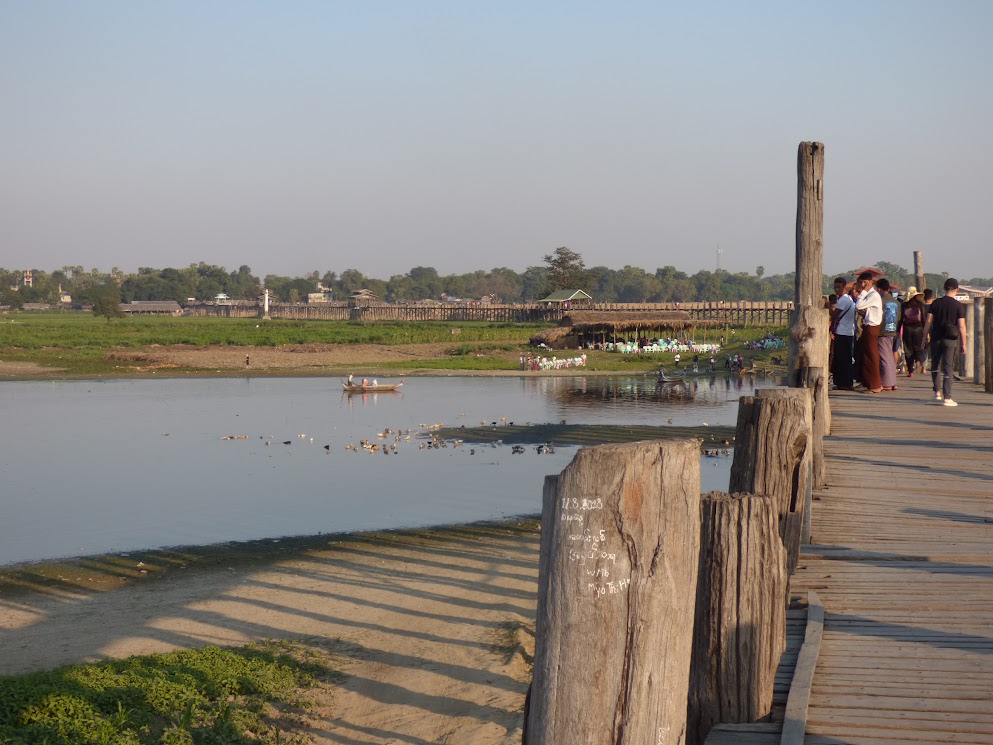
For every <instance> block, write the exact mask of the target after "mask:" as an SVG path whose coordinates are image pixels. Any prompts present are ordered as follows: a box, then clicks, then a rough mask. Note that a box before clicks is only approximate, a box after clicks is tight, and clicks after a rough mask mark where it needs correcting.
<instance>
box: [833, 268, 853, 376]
mask: <svg viewBox="0 0 993 745" xmlns="http://www.w3.org/2000/svg"><path fill="white" fill-rule="evenodd" d="M847 284H848V283H847V282H845V278H844V277H838V278H837V279H836V280H835V281H834V293H835V295H837V296H838V302H837V303H836V304H835V306H834V309H833V310H832V311H831V322H832V323H831V325H832V326H833V327H834V340H833V341H832V342H831V343H832V345H833V346H834V354H833V360H832V362H833V367H832V370H831V372H832V373H833V375H834V387H835V389H836V390H839V391H851V390H854V388H855V301H854V300H853V299H852V296H851V295H849V294H848V293H847V292H845V287H846V286H847Z"/></svg>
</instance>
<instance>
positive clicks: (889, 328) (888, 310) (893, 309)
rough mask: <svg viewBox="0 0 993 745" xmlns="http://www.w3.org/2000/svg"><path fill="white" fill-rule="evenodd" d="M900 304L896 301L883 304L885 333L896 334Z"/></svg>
mask: <svg viewBox="0 0 993 745" xmlns="http://www.w3.org/2000/svg"><path fill="white" fill-rule="evenodd" d="M899 310H900V304H899V303H898V302H897V301H896V300H887V301H886V302H885V303H884V304H883V331H886V332H887V333H891V334H893V333H896V319H897V315H898V311H899Z"/></svg>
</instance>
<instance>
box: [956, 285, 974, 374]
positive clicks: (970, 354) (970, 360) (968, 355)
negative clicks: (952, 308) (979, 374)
mask: <svg viewBox="0 0 993 745" xmlns="http://www.w3.org/2000/svg"><path fill="white" fill-rule="evenodd" d="M974 303H975V301H974V300H963V301H962V305H964V306H965V308H964V310H965V353H964V354H962V355H961V357H962V364H961V365H960V372H961V374H962V376H963V377H964V378H965V379H966V380H972V378H973V376H974V375H975V374H976V373H975V371H976V358H975V356H974V354H975V351H974V350H975V349H976V346H975V345H976V317H975V315H974V314H973V310H972V305H973V304H974Z"/></svg>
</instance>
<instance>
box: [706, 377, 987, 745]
mask: <svg viewBox="0 0 993 745" xmlns="http://www.w3.org/2000/svg"><path fill="white" fill-rule="evenodd" d="M930 382H931V381H930V376H927V375H925V376H922V377H921V378H918V379H914V380H910V381H908V380H907V379H906V378H900V380H899V383H900V389H899V390H898V391H896V392H893V393H887V394H880V395H865V394H860V393H832V394H831V409H832V415H833V425H832V432H831V436H830V437H828V438H827V439H826V440H825V455H826V461H827V476H828V479H827V480H828V483H827V487H826V488H825V489H823V490H819V491H815V492H814V496H813V505H812V531H811V543H810V545H807V546H804V547H803V549H802V551H801V555H800V563H799V566H798V568H797V571H796V573H795V574H794V575H793V578H792V584H791V592H792V594H793V596H794V598H796V599H797V600H798V601H799V603H798V604H799V605H802V604H803V601H805V600H806V598H807V597H808V595H809V594H810V593H813V594H814V596H815V597H818V598H819V600H820V603H821V604H822V606H823V610H824V624H823V636H822V639H821V642H820V647H819V650H816V649H815V650H811V651H812V652H813V654H812V655H811V660H810V661H815V664H814V665H813V666H811V665H806V666H804V665H802V664H801V666H800V667H806V669H805V670H801V669H799V668H797V669H796V670H794V665H795V663H796V659H797V654H798V651H799V647H800V642H801V641H802V634H801V633H800V631H799V628H798V626H797V624H798V623H802V616H803V612H802V611H800V610H794V611H792V612H791V614H790V622H791V623H790V634H789V649H788V650H787V653H786V655H785V656H784V664H783V665H782V666H781V669H780V676H779V677H778V679H777V689H778V690H777V697H776V701H777V706H776V707H775V710H774V714H775V716H774V718H775V719H777V720H778V722H773V723H770V724H766V725H723V726H718V727H716V728H715V729H714V730H712V731H711V735H710V737H709V738H708V740H707V743H708V745H716V744H717V743H732V742H736V743H768V744H769V745H771V744H772V743H780V742H782V743H784V744H785V743H788V742H793V743H801V742H802V743H807V745H837V744H838V743H853V744H855V745H890V744H893V743H972V744H978V743H993V698H991V695H990V691H991V690H993V621H991V619H993V499H991V497H993V396H990V395H989V394H987V393H984V392H983V390H982V389H981V388H980V387H979V386H976V385H972V384H969V383H956V384H955V389H954V395H955V398H956V400H957V401H958V402H959V404H960V405H959V406H958V407H957V408H949V407H944V406H936V405H931V404H929V401H930V398H931V385H930ZM811 673H812V676H810V674H811ZM808 676H810V677H808ZM805 677H808V679H809V680H810V685H809V686H808V685H805V684H804V682H803V679H804V678H805ZM791 682H792V690H790V686H791ZM787 693H789V695H790V696H791V697H792V699H791V700H793V701H796V702H800V703H801V704H806V705H807V708H806V711H805V712H804V711H803V706H802V705H800V706H798V707H795V708H796V711H795V712H793V716H796V717H798V718H799V719H798V720H795V721H793V722H791V725H792V729H793V730H794V733H799V737H794V738H793V739H790V738H789V737H787V736H784V735H783V734H782V729H783V723H782V722H783V719H784V718H787V717H786V714H785V712H784V706H785V704H786V697H787Z"/></svg>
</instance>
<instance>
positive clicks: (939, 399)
mask: <svg viewBox="0 0 993 745" xmlns="http://www.w3.org/2000/svg"><path fill="white" fill-rule="evenodd" d="M958 289H959V283H958V280H956V279H954V278H952V277H949V278H948V279H946V280H945V294H944V296H942V297H940V298H938V299H937V300H935V301H934V302H933V303H931V307H930V308H929V309H928V316H927V321H926V322H925V323H924V338H925V339H927V338H930V340H931V387H932V388H933V390H934V402H935V403H940V404H944V405H945V406H958V403H957V402H956V401H954V400H953V399H952V380H953V379H954V375H955V365H956V363H957V362H958V355H959V352H961V353H962V354H965V350H966V344H965V343H966V330H965V307H964V306H963V305H962V303H960V302H959V301H958V300H956V299H955V295H956V293H957V292H958Z"/></svg>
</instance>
